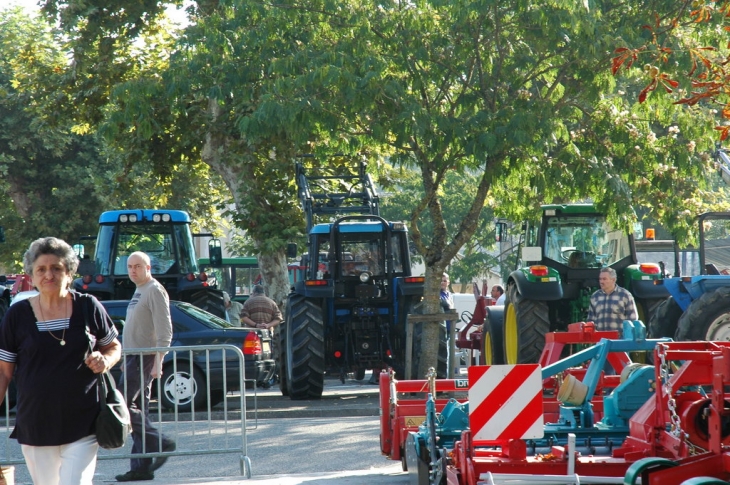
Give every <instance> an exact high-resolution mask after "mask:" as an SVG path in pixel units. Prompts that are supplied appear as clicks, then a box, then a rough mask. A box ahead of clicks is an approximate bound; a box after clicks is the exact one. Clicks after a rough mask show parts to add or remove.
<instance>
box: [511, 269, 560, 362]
mask: <svg viewBox="0 0 730 485" xmlns="http://www.w3.org/2000/svg"><path fill="white" fill-rule="evenodd" d="M549 331H550V320H549V315H548V306H547V303H546V302H544V301H540V300H528V299H527V298H525V297H524V296H523V295H522V294H521V293H520V291H519V290H518V289H517V285H516V284H514V283H509V284H508V285H507V299H506V302H505V307H504V358H505V363H506V364H510V365H513V364H533V363H536V362H539V360H540V355H541V354H542V349H543V347H545V335H546V334H547V333H548V332H549Z"/></svg>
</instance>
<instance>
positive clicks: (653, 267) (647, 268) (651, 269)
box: [639, 263, 662, 274]
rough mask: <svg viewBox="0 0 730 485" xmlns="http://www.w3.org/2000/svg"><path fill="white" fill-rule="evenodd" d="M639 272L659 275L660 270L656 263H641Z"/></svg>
mask: <svg viewBox="0 0 730 485" xmlns="http://www.w3.org/2000/svg"><path fill="white" fill-rule="evenodd" d="M639 271H641V272H642V273H645V274H660V273H661V271H662V270H661V268H660V267H659V265H658V264H656V263H641V264H640V265H639Z"/></svg>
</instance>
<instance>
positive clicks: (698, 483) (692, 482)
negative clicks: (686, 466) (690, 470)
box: [681, 477, 730, 485]
mask: <svg viewBox="0 0 730 485" xmlns="http://www.w3.org/2000/svg"><path fill="white" fill-rule="evenodd" d="M681 485H730V482H726V481H725V480H720V479H719V478H716V477H692V478H689V479H687V480H685V481H683V482H682V484H681Z"/></svg>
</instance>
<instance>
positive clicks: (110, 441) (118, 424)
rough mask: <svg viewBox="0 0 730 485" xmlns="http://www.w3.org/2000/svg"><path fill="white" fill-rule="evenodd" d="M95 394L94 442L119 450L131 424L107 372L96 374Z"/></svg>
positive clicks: (86, 308)
mask: <svg viewBox="0 0 730 485" xmlns="http://www.w3.org/2000/svg"><path fill="white" fill-rule="evenodd" d="M90 304H91V302H90V301H89V302H87V303H86V304H85V305H84V321H85V323H86V335H87V337H88V338H89V353H91V352H93V351H94V349H93V347H92V344H91V335H90V329H89V305H90ZM97 379H98V383H97V392H98V393H99V394H100V399H99V400H100V401H101V402H100V404H101V409H100V411H99V416H97V418H96V441H97V442H98V443H99V446H101V447H102V448H104V449H107V450H113V449H115V448H121V447H122V446H124V443H126V442H127V436H129V433H130V432H131V430H132V423H131V420H130V418H129V409H128V408H127V403H126V401H125V400H124V396H123V395H122V393H121V392H120V391H119V390H118V389H117V386H116V383H115V382H114V377H113V376H112V375H111V373H110V372H109V371H106V372H102V373H101V374H97Z"/></svg>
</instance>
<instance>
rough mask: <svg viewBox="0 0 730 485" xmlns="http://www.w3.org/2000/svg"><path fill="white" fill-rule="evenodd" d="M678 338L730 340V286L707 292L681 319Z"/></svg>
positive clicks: (688, 308)
mask: <svg viewBox="0 0 730 485" xmlns="http://www.w3.org/2000/svg"><path fill="white" fill-rule="evenodd" d="M675 337H676V338H675V339H676V340H710V341H714V340H722V341H727V340H730V287H725V288H718V289H716V290H715V291H712V292H710V293H705V294H704V295H702V296H701V297H699V298H697V299H696V300H695V301H693V302H692V303H690V305H689V306H688V307H687V310H686V311H685V312H684V314H683V315H682V317H681V318H680V319H679V325H678V326H677V333H676V335H675Z"/></svg>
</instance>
